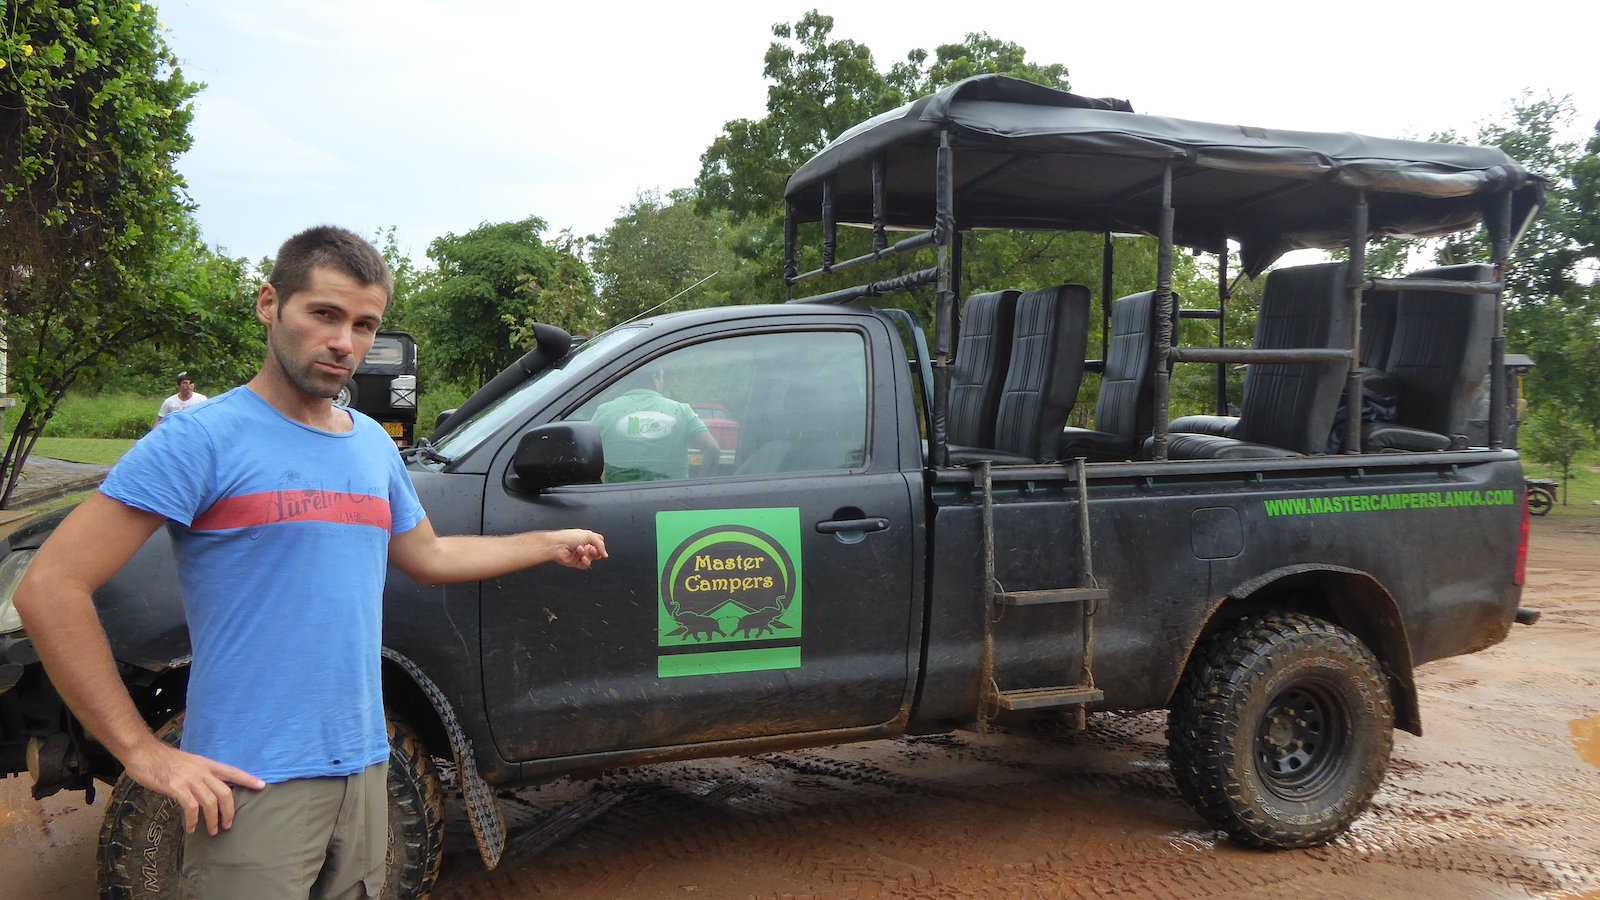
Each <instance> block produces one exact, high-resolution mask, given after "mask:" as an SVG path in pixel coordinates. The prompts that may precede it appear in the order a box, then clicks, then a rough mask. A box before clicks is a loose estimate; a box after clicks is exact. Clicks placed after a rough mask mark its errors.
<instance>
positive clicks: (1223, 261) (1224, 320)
mask: <svg viewBox="0 0 1600 900" xmlns="http://www.w3.org/2000/svg"><path fill="white" fill-rule="evenodd" d="M1232 296H1233V288H1232V286H1231V285H1229V284H1228V239H1227V238H1223V239H1222V247H1221V248H1220V249H1218V250H1217V349H1218V350H1222V349H1225V348H1226V347H1227V345H1228V341H1227V336H1228V300H1229V298H1231V297H1232ZM1227 414H1228V364H1227V363H1217V415H1219V416H1225V415H1227Z"/></svg>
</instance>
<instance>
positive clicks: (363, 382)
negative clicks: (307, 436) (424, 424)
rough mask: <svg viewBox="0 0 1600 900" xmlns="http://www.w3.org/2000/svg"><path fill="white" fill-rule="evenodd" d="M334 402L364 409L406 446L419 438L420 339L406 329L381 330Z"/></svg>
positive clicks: (400, 444)
mask: <svg viewBox="0 0 1600 900" xmlns="http://www.w3.org/2000/svg"><path fill="white" fill-rule="evenodd" d="M333 402H334V403H335V404H337V405H339V406H348V407H350V408H351V409H356V410H360V411H361V412H363V413H365V414H366V415H368V416H371V417H372V418H373V419H376V420H377V421H378V423H379V424H381V425H383V430H384V431H386V432H388V433H389V437H391V438H394V442H395V444H397V445H398V446H400V447H402V448H404V447H409V446H411V444H412V442H413V441H414V440H415V439H416V428H417V339H416V338H414V337H412V336H411V335H409V334H407V333H406V332H404V331H380V332H378V336H377V337H376V338H375V339H374V340H373V342H372V349H371V350H369V351H367V358H366V359H364V360H362V361H361V365H360V366H358V367H356V373H355V375H354V376H353V377H352V378H351V379H350V380H349V381H347V382H345V385H344V387H343V388H341V389H340V390H339V395H338V396H337V397H335V398H334V400H333Z"/></svg>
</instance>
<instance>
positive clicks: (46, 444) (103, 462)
mask: <svg viewBox="0 0 1600 900" xmlns="http://www.w3.org/2000/svg"><path fill="white" fill-rule="evenodd" d="M132 446H133V441H132V440H130V439H127V438H71V437H55V438H53V437H42V438H39V443H37V444H34V445H33V455H34V456H48V457H50V458H51V459H64V460H67V461H68V462H78V463H94V464H95V465H100V466H109V465H113V464H115V463H116V461H117V460H119V459H121V458H122V454H124V453H127V452H128V448H129V447H132Z"/></svg>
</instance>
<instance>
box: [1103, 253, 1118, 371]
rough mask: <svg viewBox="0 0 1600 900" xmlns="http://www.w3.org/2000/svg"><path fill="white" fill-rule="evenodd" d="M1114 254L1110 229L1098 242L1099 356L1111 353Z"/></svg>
mask: <svg viewBox="0 0 1600 900" xmlns="http://www.w3.org/2000/svg"><path fill="white" fill-rule="evenodd" d="M1115 264H1116V256H1115V255H1113V251H1112V249H1111V229H1109V228H1107V229H1106V231H1105V237H1104V238H1103V239H1102V240H1101V243H1100V358H1101V359H1102V360H1104V359H1105V358H1106V357H1108V356H1110V355H1111V290H1112V288H1111V276H1112V274H1113V272H1114V269H1113V267H1114V266H1115Z"/></svg>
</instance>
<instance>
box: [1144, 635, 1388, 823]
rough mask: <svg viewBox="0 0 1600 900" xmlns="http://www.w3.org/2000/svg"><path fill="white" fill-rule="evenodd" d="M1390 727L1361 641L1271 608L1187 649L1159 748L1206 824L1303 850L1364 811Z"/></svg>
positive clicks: (1378, 777)
mask: <svg viewBox="0 0 1600 900" xmlns="http://www.w3.org/2000/svg"><path fill="white" fill-rule="evenodd" d="M1393 728H1394V707H1393V705H1392V703H1391V701H1390V698H1389V691H1388V685H1387V681H1386V679H1385V678H1384V674H1383V669H1382V667H1381V666H1380V665H1379V664H1378V660H1377V659H1376V658H1375V657H1374V656H1373V655H1372V652H1371V651H1370V650H1368V649H1367V647H1366V645H1365V644H1363V643H1361V641H1360V640H1359V639H1358V638H1356V636H1355V635H1353V634H1351V633H1349V632H1348V631H1345V630H1344V629H1342V628H1339V627H1338V626H1336V625H1333V624H1331V623H1329V622H1326V621H1324V620H1322V619H1318V618H1315V617H1313V616H1308V615H1303V614H1298V613H1273V614H1269V615H1264V616H1259V617H1253V618H1248V619H1245V620H1243V621H1241V622H1238V623H1236V624H1234V625H1232V626H1229V627H1227V628H1225V629H1224V630H1222V631H1220V632H1218V633H1217V634H1215V635H1212V636H1211V637H1210V638H1208V639H1207V640H1206V641H1205V642H1204V643H1202V644H1201V646H1200V647H1199V648H1197V649H1196V651H1195V654H1194V656H1193V658H1192V659H1191V660H1190V662H1189V666H1188V668H1187V670H1186V671H1185V672H1184V675H1183V679H1182V680H1181V681H1180V682H1179V685H1178V691H1177V694H1176V695H1175V696H1174V697H1173V703H1172V709H1171V711H1170V712H1169V713H1168V715H1167V755H1168V758H1169V759H1170V761H1171V763H1172V774H1173V777H1174V778H1175V779H1176V780H1177V782H1178V789H1179V791H1180V792H1181V793H1182V794H1183V797H1184V799H1185V800H1187V801H1188V802H1189V804H1190V805H1191V806H1193V807H1194V808H1195V811H1196V812H1198V813H1199V814H1200V815H1201V817H1202V818H1204V819H1205V820H1206V822H1207V823H1208V824H1210V825H1211V826H1212V827H1214V828H1217V829H1219V830H1221V831H1225V832H1227V833H1228V835H1229V837H1231V838H1233V839H1234V840H1235V841H1237V842H1239V843H1241V844H1245V845H1247V846H1253V847H1274V848H1290V847H1312V846H1316V845H1318V844H1323V843H1326V842H1327V841H1329V840H1331V839H1333V838H1334V837H1336V836H1337V835H1339V834H1340V833H1342V832H1343V831H1344V830H1345V829H1347V828H1349V827H1350V823H1351V822H1353V821H1354V820H1355V819H1356V817H1357V816H1360V815H1361V814H1362V813H1363V812H1365V811H1366V809H1367V806H1368V805H1369V804H1370V803H1371V802H1372V795H1373V794H1374V793H1375V792H1376V791H1377V789H1378V785H1379V784H1380V783H1382V781H1383V776H1384V773H1385V772H1387V770H1388V767H1389V753H1390V750H1391V748H1392V747H1393V744H1394V732H1393Z"/></svg>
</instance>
